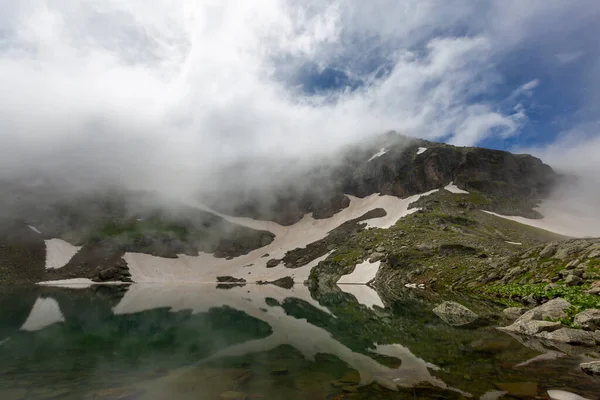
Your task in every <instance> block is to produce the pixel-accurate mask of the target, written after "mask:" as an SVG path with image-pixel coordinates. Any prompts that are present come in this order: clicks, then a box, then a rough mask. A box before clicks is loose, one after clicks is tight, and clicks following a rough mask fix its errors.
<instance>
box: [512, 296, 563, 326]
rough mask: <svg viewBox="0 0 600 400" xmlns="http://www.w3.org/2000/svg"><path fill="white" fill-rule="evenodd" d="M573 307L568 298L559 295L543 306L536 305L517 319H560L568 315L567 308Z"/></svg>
mask: <svg viewBox="0 0 600 400" xmlns="http://www.w3.org/2000/svg"><path fill="white" fill-rule="evenodd" d="M569 307H571V303H569V302H568V301H567V300H565V299H563V298H560V297H557V298H556V299H552V300H550V301H548V302H546V303H544V304H542V305H541V306H538V307H535V308H533V309H531V310H529V311H527V312H526V313H525V314H523V315H521V316H520V317H519V319H518V320H517V321H531V320H538V321H541V320H544V319H546V318H551V319H560V318H564V317H566V316H567V314H566V313H565V310H566V309H567V308H569Z"/></svg>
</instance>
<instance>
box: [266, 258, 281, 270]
mask: <svg viewBox="0 0 600 400" xmlns="http://www.w3.org/2000/svg"><path fill="white" fill-rule="evenodd" d="M280 262H281V260H277V259H275V258H272V259H270V260H269V261H267V268H274V267H276V266H278V265H279V263H280Z"/></svg>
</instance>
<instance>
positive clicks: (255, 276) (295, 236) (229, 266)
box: [123, 190, 436, 283]
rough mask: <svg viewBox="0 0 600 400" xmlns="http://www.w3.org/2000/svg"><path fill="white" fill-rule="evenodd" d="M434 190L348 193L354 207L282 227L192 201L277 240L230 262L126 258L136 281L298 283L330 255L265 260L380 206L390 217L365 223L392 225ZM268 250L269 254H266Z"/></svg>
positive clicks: (205, 257) (199, 258) (135, 255)
mask: <svg viewBox="0 0 600 400" xmlns="http://www.w3.org/2000/svg"><path fill="white" fill-rule="evenodd" d="M434 192H436V190H432V191H430V192H427V193H424V194H421V195H415V196H411V197H409V198H406V199H399V198H397V197H394V196H380V195H378V194H373V195H370V196H367V197H365V198H362V199H361V198H358V197H354V196H350V195H348V198H349V199H350V205H349V206H348V207H346V208H345V209H343V210H341V211H340V212H338V213H336V214H334V215H333V216H332V217H331V218H326V219H314V218H313V217H312V215H311V214H306V215H304V217H303V218H302V219H301V220H300V221H298V222H297V223H295V224H293V225H290V226H282V225H279V224H277V223H275V222H271V221H260V220H254V219H251V218H241V217H231V216H226V215H223V214H220V213H218V212H215V211H213V210H211V209H209V208H207V207H206V206H203V205H201V204H198V203H195V202H191V201H190V202H188V205H190V206H194V207H197V208H200V209H202V210H204V211H207V212H212V213H213V214H215V215H218V216H220V217H222V218H224V219H225V220H227V221H229V222H232V223H235V224H238V225H241V226H246V227H249V228H252V229H257V230H267V231H270V232H272V233H274V234H275V239H274V240H273V242H271V243H270V244H269V245H267V246H264V247H261V248H259V249H256V250H253V251H251V252H250V253H248V254H246V255H242V256H239V257H235V258H233V259H231V260H226V259H223V258H216V257H214V256H213V255H212V254H207V253H200V254H199V255H198V256H188V255H184V254H180V255H178V257H177V258H161V257H155V256H152V255H149V254H141V253H126V254H125V256H124V257H123V258H124V259H125V261H127V264H128V266H129V272H130V273H131V277H132V280H133V281H134V282H139V283H153V282H154V283H157V282H190V283H191V282H195V283H213V282H216V281H217V276H233V277H235V278H244V279H246V281H247V282H248V283H252V282H257V281H261V280H262V281H273V280H276V279H279V278H283V277H286V276H291V277H292V279H293V280H294V282H297V283H303V282H304V281H305V280H306V279H308V276H309V275H310V270H311V269H312V268H313V267H314V266H316V265H317V264H318V263H319V262H320V261H322V260H324V259H325V258H327V255H324V256H322V257H319V258H317V259H316V260H313V261H312V262H310V263H309V264H307V265H305V266H303V267H300V268H286V267H285V266H284V265H283V263H280V264H279V265H278V266H276V267H274V268H266V263H267V262H268V261H269V260H270V259H282V258H283V257H284V256H285V254H286V252H288V251H290V250H294V249H297V248H304V247H306V246H307V245H308V244H310V243H313V242H316V241H318V240H321V239H323V238H325V237H326V236H327V235H328V234H329V232H330V231H332V230H333V229H335V228H337V227H338V226H340V225H342V224H343V223H344V222H347V221H350V220H352V219H356V218H358V217H360V216H362V215H364V214H365V213H367V212H369V211H371V210H374V209H376V208H383V209H384V210H385V211H386V213H387V215H386V216H384V217H381V218H373V219H370V220H368V221H366V226H367V227H376V228H384V229H385V228H389V227H391V226H392V225H394V224H395V223H396V221H398V220H399V219H400V218H402V217H404V216H406V215H409V214H412V213H413V212H416V211H417V210H418V209H416V208H415V209H409V208H408V206H409V204H411V203H413V202H415V201H417V200H418V199H419V198H420V197H421V196H426V195H429V194H431V193H434ZM265 253H269V257H262V256H263V255H264V254H265ZM249 264H253V265H252V266H251V267H244V266H245V265H249ZM249 272H250V274H249ZM348 283H360V282H348Z"/></svg>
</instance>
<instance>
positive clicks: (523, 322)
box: [500, 298, 571, 336]
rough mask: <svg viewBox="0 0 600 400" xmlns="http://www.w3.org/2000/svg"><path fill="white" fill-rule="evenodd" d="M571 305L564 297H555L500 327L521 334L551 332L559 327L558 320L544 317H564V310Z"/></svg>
mask: <svg viewBox="0 0 600 400" xmlns="http://www.w3.org/2000/svg"><path fill="white" fill-rule="evenodd" d="M569 307H571V303H569V302H568V301H566V300H565V299H561V298H557V299H552V300H550V301H549V302H547V303H545V304H542V305H541V306H538V307H535V308H533V309H531V310H529V311H527V312H526V313H525V314H523V315H521V316H520V317H519V318H517V320H516V321H515V322H513V324H512V325H509V326H505V327H503V328H500V329H502V330H505V331H509V332H516V333H521V334H523V335H530V336H531V335H537V334H539V333H541V332H553V331H555V330H557V329H560V328H561V324H560V323H559V322H549V321H546V319H554V320H556V319H560V318H563V317H566V316H567V314H566V313H565V310H566V309H567V308H569Z"/></svg>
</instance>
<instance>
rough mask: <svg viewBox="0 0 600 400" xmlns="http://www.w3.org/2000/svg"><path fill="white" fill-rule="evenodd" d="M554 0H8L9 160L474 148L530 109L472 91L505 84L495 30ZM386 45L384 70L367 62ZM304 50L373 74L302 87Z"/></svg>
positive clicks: (149, 179)
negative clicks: (339, 84)
mask: <svg viewBox="0 0 600 400" xmlns="http://www.w3.org/2000/svg"><path fill="white" fill-rule="evenodd" d="M494 4H496V3H494ZM497 4H504V3H503V2H498V3H497ZM545 4H546V3H543V4H542V3H540V4H539V5H538V6H527V12H526V13H525V14H524V15H527V18H522V17H517V16H516V15H515V14H516V11H515V12H514V13H512V12H510V7H508V9H507V10H504V11H502V13H501V15H500V17H498V16H493V18H492V17H491V16H490V15H491V14H489V15H488V14H487V13H486V12H482V10H481V9H480V8H481V6H477V5H475V4H474V3H473V2H471V1H466V0H464V1H463V0H456V1H452V2H442V3H440V2H437V1H433V0H431V1H425V0H419V1H417V0H411V1H404V2H398V1H392V0H377V1H372V2H362V1H351V0H348V1H344V0H337V1H334V2H321V1H316V0H314V1H308V2H306V1H297V0H289V1H283V0H253V1H244V2H239V1H232V0H229V1H228V0H219V1H217V0H211V1H202V2H197V1H186V0H177V1H171V0H169V1H167V0H163V1H155V2H152V3H151V4H149V3H148V2H145V1H142V0H132V1H127V2H120V1H116V0H103V1H99V0H82V1H78V2H71V1H68V0H53V1H49V0H48V1H39V0H35V1H34V0H24V1H20V2H14V1H10V0H0V6H1V9H2V10H3V16H0V32H2V34H1V35H2V36H0V87H2V88H3V94H4V95H3V96H2V99H0V140H2V143H3V146H2V149H1V150H0V159H1V161H0V167H3V171H4V173H6V172H7V171H9V172H10V173H12V172H14V170H15V169H23V168H24V167H26V166H31V167H43V168H44V169H45V170H51V169H52V168H56V169H61V168H62V170H64V169H65V168H66V169H69V170H79V171H85V170H88V171H94V173H95V174H98V173H102V174H104V175H106V176H107V177H109V178H112V179H116V178H119V179H123V180H124V181H126V182H131V181H132V180H133V181H135V182H136V183H140V184H145V183H152V184H154V185H159V186H162V185H178V184H187V183H189V182H192V181H197V180H199V179H200V177H201V176H202V174H206V173H209V172H210V170H211V168H216V167H218V166H219V165H220V164H222V163H226V162H228V160H232V159H236V158H238V157H240V156H241V155H244V154H254V155H259V154H269V155H271V154H277V155H283V154H295V155H298V154H304V153H314V152H317V151H326V150H328V149H331V148H333V147H335V146H338V145H339V144H340V143H343V142H347V141H350V140H354V139H357V138H360V137H363V136H365V135H369V134H373V133H380V132H383V131H387V130H389V129H395V130H398V131H400V132H405V133H409V134H412V135H415V136H420V137H425V138H431V139H434V138H438V137H441V136H444V135H448V134H450V133H452V134H453V138H452V141H453V142H454V143H457V144H465V145H472V144H476V143H477V142H478V141H480V140H483V139H485V138H486V137H489V136H490V135H498V136H500V137H506V136H509V135H513V134H515V133H516V132H518V129H519V126H520V124H521V123H522V121H523V120H525V119H526V110H525V109H523V108H520V109H519V110H515V114H512V115H511V114H509V113H505V112H502V111H499V110H497V109H496V108H495V107H494V105H493V104H488V103H485V102H481V101H479V102H478V101H474V100H472V99H473V98H476V97H477V96H479V95H482V94H488V93H490V92H491V91H493V90H494V88H495V87H496V86H497V85H498V84H499V83H500V82H501V77H499V76H498V75H497V71H496V70H495V68H494V64H495V63H496V62H497V58H498V56H499V52H501V51H505V47H506V46H508V44H504V47H502V46H499V43H500V42H499V40H501V39H500V38H503V37H505V36H506V35H505V34H506V32H507V30H510V33H511V35H512V36H511V38H512V39H514V40H512V39H511V40H512V42H514V41H516V38H518V37H520V36H519V35H521V34H522V33H524V32H527V33H528V34H529V33H530V32H529V29H530V26H529V25H528V24H529V23H531V21H532V20H535V18H536V16H538V17H539V16H540V15H541V17H540V18H542V17H543V18H546V16H547V15H548V10H547V7H546V5H545ZM553 4H554V5H555V6H554V7H555V8H556V7H559V5H558V3H553ZM495 7H496V6H493V7H489V8H487V9H486V10H487V12H490V10H495ZM382 10H385V12H382ZM486 10H483V11H486ZM552 10H554V8H552ZM562 10H563V8H560V10H559V11H560V12H562ZM557 12H558V11H557ZM498 18H500V19H501V21H498V20H497V19H498ZM492 20H493V21H495V22H494V24H491V23H490V21H492ZM457 28H464V29H462V31H464V32H465V33H462V34H460V33H459V32H461V30H460V29H457ZM467 28H468V29H467ZM457 32H458V33H457ZM466 32H469V33H466ZM376 50H377V53H376V54H379V55H382V57H383V58H384V59H385V62H386V65H388V66H389V73H388V74H387V75H385V76H384V77H383V78H379V79H375V78H374V75H373V74H374V72H372V71H371V72H370V71H369V69H368V68H367V67H365V66H368V65H369V63H370V62H371V58H372V56H373V54H374V53H373V52H375V51H376ZM308 62H310V63H314V64H316V65H318V66H319V67H321V68H323V67H325V66H329V65H336V66H338V67H339V68H340V69H341V70H343V71H345V72H346V73H347V74H348V75H349V76H353V77H358V78H360V79H362V80H363V81H365V82H367V83H366V85H364V86H363V87H361V88H359V89H358V90H356V91H354V92H351V91H344V92H340V93H335V94H323V95H317V96H305V95H304V94H302V93H301V92H299V90H298V88H297V82H292V81H291V80H290V79H291V77H293V76H294V73H295V72H296V71H297V70H298V69H299V68H300V67H302V66H303V65H304V64H306V63H308ZM365 70H366V71H367V72H365ZM538 83H539V82H538V81H537V80H534V81H531V82H529V83H527V84H525V85H524V86H523V87H522V88H521V89H518V90H522V91H530V90H533V89H534V88H535V86H537V84H538ZM511 112H512V111H511Z"/></svg>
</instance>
